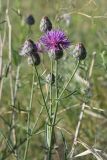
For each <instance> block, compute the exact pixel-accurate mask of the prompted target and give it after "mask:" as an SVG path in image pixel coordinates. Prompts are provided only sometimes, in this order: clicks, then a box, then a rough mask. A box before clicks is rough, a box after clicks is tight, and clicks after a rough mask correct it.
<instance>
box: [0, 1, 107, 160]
mask: <svg viewBox="0 0 107 160" xmlns="http://www.w3.org/2000/svg"><path fill="white" fill-rule="evenodd" d="M29 14H32V15H33V16H34V18H35V25H33V26H32V28H31V30H32V33H31V34H30V35H29V26H28V25H27V24H26V23H25V18H26V17H27V16H28V15H29ZM45 15H47V16H48V17H49V18H50V19H51V21H52V23H53V26H54V28H61V29H62V30H64V31H65V32H66V33H67V34H68V36H69V38H70V40H71V41H72V43H73V44H75V43H77V42H83V43H84V44H85V47H86V50H87V58H86V60H85V61H84V62H82V63H81V66H80V68H79V71H78V72H77V74H76V75H75V77H74V79H73V81H72V82H71V83H70V85H69V87H68V90H69V92H73V91H76V92H75V94H74V95H72V96H70V97H68V98H66V99H65V100H64V101H63V102H61V103H60V107H59V111H58V118H59V119H60V122H59V123H58V125H57V127H56V137H57V138H56V146H58V155H60V159H61V160H63V153H64V148H63V146H64V145H63V143H64V142H65V141H64V140H66V143H67V146H68V151H70V150H71V148H72V144H73V138H74V135H75V130H76V127H77V124H78V121H79V116H80V113H81V108H82V106H83V103H84V102H85V104H86V106H85V111H84V114H83V119H82V122H81V127H80V128H79V136H78V145H76V147H75V148H76V149H75V154H74V155H78V154H80V153H82V152H84V151H86V150H87V149H88V151H89V150H90V151H91V154H87V153H86V155H81V156H80V157H76V158H75V159H79V160H83V159H86V160H94V159H98V158H99V159H101V158H102V159H104V160H106V159H107V127H106V126H107V108H106V107H107V51H106V50H107V1H106V0H79V1H78V0H73V1H72V0H36V1H33V0H28V1H25V0H10V2H9V1H6V0H4V1H3V0H0V159H1V160H4V159H7V160H10V159H11V160H13V159H15V156H14V153H12V149H11V146H14V144H12V140H11V139H12V137H11V132H12V127H15V129H16V144H15V145H16V146H18V145H19V147H18V154H19V159H20V160H21V159H23V157H24V151H25V142H24V140H25V139H26V135H27V122H26V120H27V114H28V112H27V110H28V106H29V101H30V94H31V85H32V66H29V65H28V63H27V61H26V58H21V57H20V56H19V55H18V53H19V50H20V47H21V46H22V44H23V42H24V41H25V40H26V39H27V38H28V37H29V36H30V37H31V38H32V39H33V40H34V41H38V40H39V38H40V36H41V35H42V33H41V32H40V30H39V23H40V20H41V18H42V17H43V16H45ZM66 15H69V18H70V24H69V25H67V24H66V20H67V16H66ZM9 38H10V39H9ZM67 52H68V53H65V55H64V57H63V58H62V60H61V61H60V64H59V65H60V67H59V73H60V74H59V81H60V86H62V85H63V83H64V82H65V81H66V80H67V79H68V78H69V77H70V75H71V73H72V72H73V70H74V65H75V59H74V58H73V57H72V56H71V55H70V54H69V52H70V51H67ZM41 59H42V64H41V65H40V66H38V70H39V73H40V75H42V74H43V72H44V71H45V73H44V74H43V76H42V78H43V79H42V80H43V82H42V83H43V89H44V92H45V93H47V84H44V83H45V82H44V79H45V77H46V75H47V74H48V73H49V72H50V64H49V58H48V56H47V55H46V54H45V55H41ZM17 76H18V80H17V81H16V79H17ZM42 80H41V81H42ZM16 83H17V87H18V88H17V93H16V95H15V87H16ZM88 84H89V85H88ZM12 92H13V93H14V95H13V99H15V101H14V100H13V99H12ZM66 95H67V93H65V96H66ZM12 102H13V103H14V102H15V104H14V107H15V109H14V110H13V108H14V107H13V106H12V105H13V104H12ZM41 103H42V99H41V94H40V92H39V91H38V85H37V82H36V80H35V88H34V96H33V103H32V110H31V128H32V127H33V125H34V123H35V120H36V119H37V117H38V114H39V112H40V104H41ZM14 111H15V124H12V113H13V112H14ZM46 118H47V115H46V111H45V109H44V111H43V113H42V114H41V116H40V118H39V121H38V124H37V126H36V128H35V131H36V133H37V134H34V135H33V136H32V138H31V140H30V145H29V150H28V160H36V159H37V160H41V159H44V157H45V156H44V155H45V154H46V148H45V134H44V132H42V131H43V130H44V128H45V126H44V125H45V124H44V122H45V120H46ZM39 132H40V133H39ZM61 133H62V134H63V136H62V134H61ZM63 138H64V139H63ZM95 149H98V150H99V152H98V153H99V154H100V156H101V157H99V156H96V155H97V151H95ZM54 156H55V157H54V159H56V160H57V159H58V156H57V154H56V153H55V154H54ZM61 156H62V157H61Z"/></svg>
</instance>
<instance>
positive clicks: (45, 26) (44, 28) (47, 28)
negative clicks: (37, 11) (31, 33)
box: [40, 16, 52, 32]
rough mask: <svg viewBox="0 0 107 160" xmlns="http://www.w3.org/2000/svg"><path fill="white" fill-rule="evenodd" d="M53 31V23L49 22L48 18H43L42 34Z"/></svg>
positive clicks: (41, 22)
mask: <svg viewBox="0 0 107 160" xmlns="http://www.w3.org/2000/svg"><path fill="white" fill-rule="evenodd" d="M51 29H52V23H51V21H50V20H49V18H48V17H46V16H45V17H43V18H42V19H41V21H40V31H41V32H47V31H50V30H51Z"/></svg>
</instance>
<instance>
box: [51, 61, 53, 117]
mask: <svg viewBox="0 0 107 160" xmlns="http://www.w3.org/2000/svg"><path fill="white" fill-rule="evenodd" d="M52 73H53V60H52V59H51V81H50V116H52Z"/></svg>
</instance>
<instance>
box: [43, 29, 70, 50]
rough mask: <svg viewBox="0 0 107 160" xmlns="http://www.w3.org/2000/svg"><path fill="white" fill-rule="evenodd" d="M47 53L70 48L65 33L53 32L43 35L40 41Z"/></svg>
mask: <svg viewBox="0 0 107 160" xmlns="http://www.w3.org/2000/svg"><path fill="white" fill-rule="evenodd" d="M40 41H41V43H42V44H43V45H44V46H45V47H46V49H47V51H50V52H55V51H56V50H57V51H58V50H61V49H62V50H63V49H66V48H68V47H69V45H70V41H69V39H68V37H67V36H66V35H65V33H64V32H63V31H61V30H51V31H50V32H47V33H46V34H45V35H43V36H42V37H41V39H40Z"/></svg>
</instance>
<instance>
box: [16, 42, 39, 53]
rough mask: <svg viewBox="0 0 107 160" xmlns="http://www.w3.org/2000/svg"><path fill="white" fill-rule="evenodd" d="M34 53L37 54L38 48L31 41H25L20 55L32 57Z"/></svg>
mask: <svg viewBox="0 0 107 160" xmlns="http://www.w3.org/2000/svg"><path fill="white" fill-rule="evenodd" d="M34 51H35V52H37V47H36V45H35V44H34V42H33V41H32V40H31V39H29V40H26V41H25V43H24V45H23V47H22V48H21V51H20V53H19V54H20V55H21V56H26V55H27V56H30V55H31V54H32V53H33V52H34Z"/></svg>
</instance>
